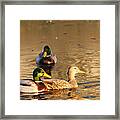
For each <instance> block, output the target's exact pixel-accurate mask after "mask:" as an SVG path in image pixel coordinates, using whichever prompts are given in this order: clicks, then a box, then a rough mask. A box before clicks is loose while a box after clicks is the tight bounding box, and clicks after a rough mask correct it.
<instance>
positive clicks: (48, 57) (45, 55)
mask: <svg viewBox="0 0 120 120" xmlns="http://www.w3.org/2000/svg"><path fill="white" fill-rule="evenodd" d="M56 62H57V58H56V55H53V54H52V50H51V48H50V47H49V46H48V45H45V46H44V48H43V49H42V52H41V53H40V54H39V55H38V56H37V57H36V64H37V65H38V66H40V65H54V64H55V63H56Z"/></svg>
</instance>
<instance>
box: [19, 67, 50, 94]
mask: <svg viewBox="0 0 120 120" xmlns="http://www.w3.org/2000/svg"><path fill="white" fill-rule="evenodd" d="M42 77H46V78H51V76H50V75H48V74H47V73H46V72H45V71H44V70H43V69H42V68H35V69H34V71H33V80H29V79H28V80H20V92H28V93H29V92H38V90H39V91H44V90H45V89H46V86H45V85H44V84H43V82H42V80H41V78H42ZM36 81H39V84H38V83H37V82H36Z"/></svg>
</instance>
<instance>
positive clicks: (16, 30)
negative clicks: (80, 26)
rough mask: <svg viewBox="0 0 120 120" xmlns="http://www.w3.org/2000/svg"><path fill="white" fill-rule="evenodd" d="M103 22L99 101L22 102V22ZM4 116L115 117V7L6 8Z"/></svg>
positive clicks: (12, 6)
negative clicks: (20, 82) (47, 20)
mask: <svg viewBox="0 0 120 120" xmlns="http://www.w3.org/2000/svg"><path fill="white" fill-rule="evenodd" d="M46 19H49V20H100V93H101V94H100V100H66V101H64V100H46V101H43V100H32V101H28V100H25V101H24V100H20V91H19V80H20V20H46ZM5 115H115V5H5Z"/></svg>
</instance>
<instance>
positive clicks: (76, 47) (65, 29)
mask: <svg viewBox="0 0 120 120" xmlns="http://www.w3.org/2000/svg"><path fill="white" fill-rule="evenodd" d="M44 45H49V46H50V47H51V49H52V52H53V54H56V56H57V59H58V61H57V64H56V65H55V67H54V69H53V71H52V78H59V79H67V77H66V70H67V67H68V66H69V65H76V66H78V67H79V68H80V69H81V70H84V71H85V72H86V73H85V74H82V75H77V77H76V79H77V82H78V85H79V87H78V88H77V89H65V90H51V91H49V92H42V93H39V94H25V93H21V94H20V95H21V99H40V100H41V99H49V100H61V99H62V100H67V99H77V100H84V99H94V100H99V99H100V21H97V20H78V21H75V20H73V21H49V20H46V21H39V20H37V21H36V20H31V21H27V20H22V21H21V22H20V79H32V71H33V69H34V68H35V67H36V64H35V58H36V56H37V55H38V54H39V53H40V52H41V50H42V48H43V46H44Z"/></svg>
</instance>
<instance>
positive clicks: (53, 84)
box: [44, 79, 71, 89]
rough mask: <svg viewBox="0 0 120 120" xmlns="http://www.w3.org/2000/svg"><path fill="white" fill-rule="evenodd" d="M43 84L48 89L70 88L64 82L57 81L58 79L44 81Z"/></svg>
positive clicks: (67, 83)
mask: <svg viewBox="0 0 120 120" xmlns="http://www.w3.org/2000/svg"><path fill="white" fill-rule="evenodd" d="M44 84H45V86H46V87H47V88H48V89H64V88H71V85H70V84H69V82H67V81H65V80H59V79H52V80H45V81H44Z"/></svg>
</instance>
